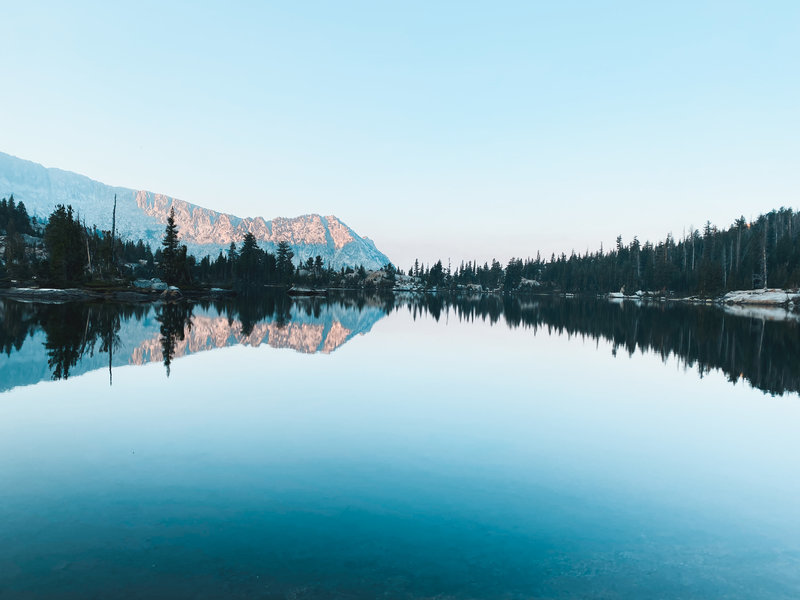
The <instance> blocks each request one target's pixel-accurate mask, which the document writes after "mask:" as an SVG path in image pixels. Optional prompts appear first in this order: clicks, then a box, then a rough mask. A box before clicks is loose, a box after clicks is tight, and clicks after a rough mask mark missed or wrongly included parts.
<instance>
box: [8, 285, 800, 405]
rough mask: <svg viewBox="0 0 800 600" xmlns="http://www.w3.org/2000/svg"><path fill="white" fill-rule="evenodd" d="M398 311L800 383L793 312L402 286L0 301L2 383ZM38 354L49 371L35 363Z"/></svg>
mask: <svg viewBox="0 0 800 600" xmlns="http://www.w3.org/2000/svg"><path fill="white" fill-rule="evenodd" d="M398 310H407V311H409V313H410V314H412V315H413V317H414V318H415V319H416V318H418V317H422V316H429V317H432V318H433V319H435V320H437V321H438V320H440V319H442V318H448V319H449V318H456V319H459V320H461V321H474V320H481V321H485V322H488V323H491V324H498V323H501V321H502V322H503V323H505V325H507V326H508V327H511V328H522V329H529V330H531V331H532V333H533V334H534V335H536V334H537V333H539V332H540V331H546V332H547V333H549V334H558V335H567V336H580V337H582V338H587V337H588V338H593V339H603V340H607V341H609V342H610V343H611V344H612V351H613V353H614V354H615V355H616V353H617V352H620V351H621V352H625V353H627V354H633V353H634V352H636V351H641V352H654V353H656V354H658V355H659V356H661V357H662V359H663V360H664V361H665V362H666V361H667V360H668V359H670V358H672V357H675V358H677V359H678V360H679V361H681V362H682V363H683V364H684V365H685V366H686V367H687V368H696V369H697V371H698V373H699V374H700V376H701V377H702V376H704V375H705V374H707V373H708V372H710V371H712V370H715V369H719V370H722V371H723V372H724V373H725V374H726V375H727V377H728V379H729V381H731V382H732V383H735V382H738V381H740V380H745V381H747V382H749V383H750V384H751V385H753V386H754V387H756V388H758V389H760V390H762V391H764V392H766V393H769V394H773V395H776V394H784V393H786V392H798V391H800V361H798V360H797V357H798V356H800V335H798V333H799V332H798V317H797V315H796V314H794V313H788V312H786V311H784V310H782V309H776V310H771V311H770V310H748V309H741V308H725V309H722V308H718V307H697V306H688V305H683V304H676V303H666V304H665V303H657V304H649V305H648V304H645V305H639V304H635V303H632V302H624V303H612V302H606V301H602V300H594V299H577V298H574V299H560V298H550V297H539V298H528V299H521V298H513V297H505V298H503V297H499V296H488V295H484V296H476V297H450V296H445V295H425V296H421V295H408V296H397V297H393V296H389V297H380V298H378V297H367V296H363V295H357V296H346V295H343V296H340V297H332V298H323V299H320V298H303V299H294V300H293V299H291V298H289V297H287V296H284V295H264V294H261V295H257V296H253V297H240V298H237V299H236V300H234V301H224V302H223V301H220V302H199V303H188V302H179V303H167V304H162V305H157V306H150V305H118V304H109V303H106V304H87V303H70V304H55V305H50V304H25V303H19V302H14V301H8V300H7V301H0V349H2V351H3V353H4V354H5V357H3V358H2V359H0V391H1V390H7V389H11V388H13V387H16V386H19V385H27V384H31V383H36V382H37V381H40V380H42V379H46V378H51V379H62V378H63V379H66V378H67V377H69V376H71V375H76V374H80V373H84V372H87V371H90V370H95V369H98V368H102V367H104V366H107V368H108V369H109V377H111V368H112V366H119V365H124V364H138V365H142V364H146V363H149V362H156V361H157V362H163V364H164V366H165V369H166V373H167V375H169V373H170V369H171V367H172V363H173V360H174V359H175V358H178V357H181V356H185V355H187V354H192V353H197V352H203V351H207V350H212V349H216V348H223V347H226V346H231V345H237V344H242V345H249V346H259V345H261V344H268V345H270V346H272V347H275V348H290V349H293V350H296V351H298V352H303V353H309V354H313V353H330V352H333V351H335V350H336V349H338V348H340V347H341V346H343V345H344V344H345V343H347V342H348V341H349V340H351V339H352V338H353V337H354V336H355V335H358V334H365V333H367V332H369V331H370V330H371V328H372V326H373V325H374V324H375V323H376V322H377V321H379V320H380V319H381V318H383V317H385V316H386V315H387V314H390V313H392V312H394V311H398ZM42 365H46V370H45V372H44V373H42Z"/></svg>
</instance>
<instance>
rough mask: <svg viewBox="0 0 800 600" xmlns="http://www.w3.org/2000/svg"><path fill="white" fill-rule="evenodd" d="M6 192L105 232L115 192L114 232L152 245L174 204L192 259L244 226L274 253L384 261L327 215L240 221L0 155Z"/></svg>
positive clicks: (337, 264)
mask: <svg viewBox="0 0 800 600" xmlns="http://www.w3.org/2000/svg"><path fill="white" fill-rule="evenodd" d="M11 194H13V195H14V198H15V199H16V200H18V201H21V202H24V203H25V206H26V207H27V209H28V212H29V213H30V214H31V215H36V216H37V217H38V218H40V219H45V218H46V217H47V216H48V215H49V214H50V213H51V212H52V211H53V208H54V207H55V205H56V204H71V205H72V207H73V208H75V209H76V210H77V211H78V212H79V213H80V216H81V219H82V220H84V221H85V222H86V224H87V225H89V226H91V225H97V227H98V228H99V229H109V230H110V229H111V212H112V207H113V204H114V195H115V194H116V196H117V232H118V234H119V235H120V236H121V237H123V238H127V239H131V240H137V239H142V240H144V241H145V243H148V244H150V246H151V247H153V248H154V249H155V248H156V247H158V245H159V244H160V243H161V238H162V237H163V235H164V226H165V224H166V222H167V215H169V211H170V208H174V209H175V216H176V223H177V225H178V229H179V235H180V238H181V242H182V243H184V244H186V246H187V247H188V248H189V251H190V252H191V253H193V254H195V255H196V256H204V255H206V254H210V255H212V256H216V254H217V253H218V252H219V251H220V250H226V249H227V248H228V247H229V246H230V244H231V242H234V243H236V245H237V246H239V245H241V241H242V239H243V238H244V235H245V233H247V232H248V231H249V232H251V233H252V234H253V235H255V237H256V239H257V240H258V242H259V244H260V245H261V247H262V248H264V249H265V250H269V251H270V252H275V247H276V246H277V244H278V242H281V241H287V242H289V244H290V245H291V246H292V250H293V251H294V255H295V260H296V261H298V260H302V261H305V260H306V259H308V258H309V257H314V256H316V255H318V254H319V255H321V256H322V258H323V259H324V261H325V264H326V265H330V266H332V267H334V268H335V269H339V268H341V267H343V266H358V265H362V264H363V265H364V267H365V268H367V269H378V268H380V267H382V266H383V265H385V264H386V263H388V262H389V259H388V258H387V257H386V255H385V254H383V253H382V252H380V251H379V250H378V249H377V248H376V247H375V244H374V243H373V242H372V240H370V239H369V238H367V237H361V236H359V235H358V234H357V233H356V232H355V231H353V230H352V229H351V228H350V227H348V226H347V225H345V224H344V223H343V222H342V221H340V220H339V219H338V218H337V217H335V216H333V215H330V216H325V217H323V216H320V215H316V214H311V215H303V216H300V217H294V218H284V217H278V218H275V219H272V220H271V221H267V220H265V219H264V218H263V217H253V218H240V217H236V216H234V215H230V214H226V213H220V212H217V211H214V210H211V209H208V208H203V207H201V206H197V205H196V204H191V203H189V202H185V201H184V200H178V199H177V198H172V197H170V196H165V195H163V194H155V193H153V192H148V191H144V190H133V189H130V188H123V187H114V186H110V185H106V184H104V183H101V182H99V181H94V180H93V179H89V178H88V177H85V176H83V175H78V174H77V173H72V172H69V171H62V170H61V169H52V168H51V169H48V168H46V167H44V166H42V165H40V164H37V163H34V162H31V161H28V160H23V159H20V158H17V157H15V156H11V155H9V154H4V153H2V152H0V198H4V197H5V198H7V197H8V196H10V195H11Z"/></svg>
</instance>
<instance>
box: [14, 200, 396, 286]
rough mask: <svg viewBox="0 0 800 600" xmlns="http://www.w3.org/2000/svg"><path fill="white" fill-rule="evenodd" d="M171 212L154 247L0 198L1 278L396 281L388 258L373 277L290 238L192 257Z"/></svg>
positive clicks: (53, 281) (180, 282)
mask: <svg viewBox="0 0 800 600" xmlns="http://www.w3.org/2000/svg"><path fill="white" fill-rule="evenodd" d="M179 233H180V232H179V231H178V227H177V225H176V223H175V213H174V211H170V214H169V217H168V219H167V224H166V227H165V232H164V237H163V239H162V242H161V244H160V246H159V247H158V248H157V249H156V250H155V252H153V251H152V250H151V248H150V246H149V245H148V244H145V243H144V242H143V241H142V240H138V241H136V242H133V241H131V240H122V239H120V238H119V237H117V236H116V235H115V234H114V233H113V231H109V230H99V229H97V227H94V226H93V227H91V228H90V227H87V226H86V224H85V223H83V222H82V221H81V219H80V215H79V214H78V213H77V212H76V211H75V210H73V208H72V206H68V205H67V206H65V205H63V204H59V205H57V206H56V207H55V209H54V210H53V212H52V213H51V214H50V216H49V217H48V219H47V221H46V222H45V223H43V224H39V223H37V222H36V221H35V220H34V219H32V218H30V217H29V216H28V214H27V211H26V209H25V206H24V204H22V203H16V202H15V201H14V199H13V197H12V198H11V199H9V200H6V199H2V200H0V236H2V237H1V239H0V241H3V242H4V245H3V252H2V253H1V254H0V284H1V283H3V282H5V283H8V282H10V281H14V282H16V283H19V282H44V283H47V284H48V285H52V286H55V287H71V286H81V285H93V284H97V285H120V284H124V283H127V282H129V281H132V280H134V279H150V278H153V277H160V278H162V279H163V280H164V281H165V282H166V283H168V284H169V285H175V286H180V287H182V288H190V289H191V288H194V289H203V288H209V287H226V288H236V289H238V290H246V289H252V288H256V287H263V286H265V285H266V286H285V287H288V286H290V285H295V286H301V287H309V288H330V287H333V288H337V287H342V288H365V289H375V290H379V289H385V288H390V287H392V286H393V285H394V281H395V271H394V267H393V266H392V265H386V266H385V267H384V268H383V269H381V271H380V272H379V273H380V276H378V277H370V276H369V274H368V273H367V271H366V269H365V268H364V267H363V266H360V267H355V266H354V267H342V268H340V269H339V270H338V271H337V270H335V269H333V268H332V267H331V266H329V265H326V264H325V262H324V260H323V258H322V256H321V255H317V256H316V257H314V258H308V259H307V260H306V261H305V262H303V263H295V261H294V252H293V250H292V248H291V246H290V245H289V243H288V242H286V241H282V242H280V243H278V245H277V248H276V251H275V253H274V254H273V253H271V252H268V251H266V250H264V249H263V248H261V247H260V246H259V245H258V242H257V240H256V238H255V236H254V235H253V234H252V233H247V234H245V235H244V237H243V239H242V240H241V241H240V245H239V246H238V247H237V244H236V243H235V242H233V243H231V245H230V246H229V247H228V249H227V250H226V251H224V252H222V251H221V252H219V254H218V255H217V256H216V257H210V256H205V257H203V258H201V259H199V260H198V259H197V258H196V257H195V256H193V255H192V254H190V253H189V252H188V250H187V247H186V245H183V244H181V243H180V241H179Z"/></svg>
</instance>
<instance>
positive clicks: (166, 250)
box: [160, 208, 180, 285]
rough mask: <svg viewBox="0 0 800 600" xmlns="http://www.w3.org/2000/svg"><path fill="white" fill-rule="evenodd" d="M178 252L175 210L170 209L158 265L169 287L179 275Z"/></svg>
mask: <svg viewBox="0 0 800 600" xmlns="http://www.w3.org/2000/svg"><path fill="white" fill-rule="evenodd" d="M178 250H179V249H178V226H177V225H176V224H175V209H174V208H170V209H169V216H168V217H167V227H166V230H165V231H164V239H163V240H162V241H161V265H160V267H161V273H162V274H163V276H164V281H166V282H167V283H168V284H169V285H174V284H175V283H176V282H177V280H178V276H179V273H180V270H179V265H178V258H179V256H178Z"/></svg>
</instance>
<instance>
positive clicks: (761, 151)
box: [0, 1, 800, 268]
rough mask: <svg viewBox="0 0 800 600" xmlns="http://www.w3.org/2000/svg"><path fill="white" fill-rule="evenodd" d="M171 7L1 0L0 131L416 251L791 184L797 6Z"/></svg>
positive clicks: (232, 208) (124, 178)
mask: <svg viewBox="0 0 800 600" xmlns="http://www.w3.org/2000/svg"><path fill="white" fill-rule="evenodd" d="M118 4H119V6H118ZM169 4H170V6H169V7H165V6H162V3H161V2H135V3H125V4H121V3H109V2H97V3H85V2H74V3H52V4H48V3H40V2H25V3H21V2H14V3H7V2H2V4H0V15H1V16H0V23H2V37H1V38H0V85H2V90H1V91H0V151H4V152H8V153H10V154H14V155H17V156H20V157H22V158H27V159H30V160H34V161H36V162H41V163H43V164H45V165H47V166H57V167H60V168H64V169H68V170H72V171H77V172H79V173H83V174H86V175H88V176H90V177H93V178H96V179H99V180H101V181H104V182H106V183H109V184H115V185H125V186H129V187H134V188H143V189H149V190H151V191H156V192H163V193H166V194H170V195H173V196H176V197H179V198H182V199H185V200H188V201H190V202H194V203H196V204H200V205H203V206H207V207H210V208H214V209H217V210H222V211H226V212H232V213H234V214H237V215H239V216H255V215H262V216H265V217H267V218H270V217H274V216H279V215H281V216H294V215H297V214H302V213H308V212H320V213H323V214H329V213H334V214H336V215H338V216H339V217H340V218H342V219H343V220H344V221H345V222H346V223H348V224H349V225H351V226H352V227H353V228H355V229H356V231H358V232H359V233H361V234H362V235H368V236H370V237H372V238H373V239H374V240H375V242H376V243H377V245H378V247H379V248H381V249H382V250H384V251H385V252H386V253H387V254H388V255H389V256H390V258H392V259H393V260H394V261H395V262H396V263H398V264H399V265H400V266H401V267H404V268H407V267H408V265H409V263H410V262H412V261H413V258H414V256H420V257H421V258H422V259H423V260H432V259H434V258H435V257H437V256H441V257H442V258H444V259H447V257H451V258H452V259H453V261H458V260H460V259H461V258H462V257H463V258H470V257H475V258H478V259H479V260H481V261H483V260H488V259H491V257H492V256H496V257H498V258H499V259H501V260H503V261H505V260H507V259H508V258H509V257H510V256H512V255H517V256H519V255H522V256H527V255H535V253H536V250H537V249H541V250H542V252H543V253H546V254H548V255H549V253H550V252H552V251H560V250H564V251H566V252H569V251H570V250H571V249H572V248H575V249H576V250H577V251H581V252H582V251H584V250H586V248H591V249H595V248H597V247H598V246H599V245H600V243H601V242H603V243H604V244H605V245H607V246H608V245H609V244H612V243H613V242H614V239H615V238H616V236H617V234H622V235H623V237H624V238H625V239H626V240H629V239H630V238H631V237H632V236H633V235H635V234H638V235H639V237H640V238H641V239H647V238H650V239H655V238H661V237H663V236H664V235H665V234H666V233H667V232H669V231H672V232H673V233H674V234H675V235H680V234H681V230H682V228H683V227H684V226H686V227H688V226H689V225H690V224H694V225H695V226H697V227H700V226H701V224H702V223H703V222H704V221H705V220H706V219H711V220H712V221H713V222H716V223H718V224H720V225H728V224H729V223H730V222H731V221H732V220H733V219H734V218H735V217H736V216H738V215H739V214H744V215H745V216H747V217H750V216H755V215H756V214H758V213H759V212H761V211H765V210H769V209H771V208H773V207H779V206H781V205H786V206H793V207H797V206H798V205H800V202H798V198H799V197H800V194H799V193H798V190H800V168H798V165H800V68H799V67H798V63H800V61H798V58H800V3H799V2H790V1H786V2H669V3H655V2H548V3H534V2H485V3H478V2H402V3H401V2H392V3H389V2H285V3H252V4H244V3H236V4H234V3H230V2H227V3H218V4H202V5H201V4H200V3H196V2H187V3H177V2H173V3H169Z"/></svg>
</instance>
